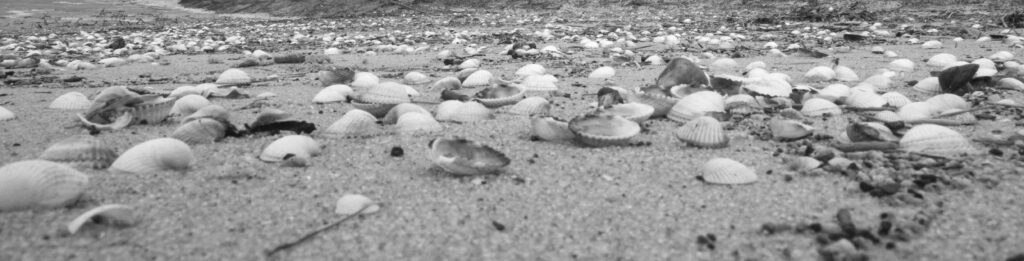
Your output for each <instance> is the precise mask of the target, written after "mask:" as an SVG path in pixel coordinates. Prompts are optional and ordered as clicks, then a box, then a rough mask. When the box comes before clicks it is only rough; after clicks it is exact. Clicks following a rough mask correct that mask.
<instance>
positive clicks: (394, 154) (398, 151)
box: [391, 146, 405, 157]
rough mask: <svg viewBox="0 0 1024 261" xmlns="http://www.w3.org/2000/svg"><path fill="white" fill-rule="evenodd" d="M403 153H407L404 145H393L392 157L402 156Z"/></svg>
mask: <svg viewBox="0 0 1024 261" xmlns="http://www.w3.org/2000/svg"><path fill="white" fill-rule="evenodd" d="M403 155H405V150H403V149H402V147H399V146H394V147H391V156H392V157H401V156H403Z"/></svg>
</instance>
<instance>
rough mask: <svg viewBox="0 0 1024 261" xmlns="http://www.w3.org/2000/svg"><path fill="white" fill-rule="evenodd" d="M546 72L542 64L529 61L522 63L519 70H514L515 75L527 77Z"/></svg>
mask: <svg viewBox="0 0 1024 261" xmlns="http://www.w3.org/2000/svg"><path fill="white" fill-rule="evenodd" d="M546 72H547V70H546V69H544V66H543V65H540V64H536V63H531V64H527V65H523V67H519V70H516V75H517V76H521V77H527V76H530V75H544V74H545V73H546Z"/></svg>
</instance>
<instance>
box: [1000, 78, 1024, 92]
mask: <svg viewBox="0 0 1024 261" xmlns="http://www.w3.org/2000/svg"><path fill="white" fill-rule="evenodd" d="M996 86H997V87H999V88H1003V89H1010V90H1018V91H1024V82H1021V81H1020V80H1017V79H1014V78H1002V79H999V81H997V82H996Z"/></svg>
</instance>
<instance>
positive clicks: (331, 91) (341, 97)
mask: <svg viewBox="0 0 1024 261" xmlns="http://www.w3.org/2000/svg"><path fill="white" fill-rule="evenodd" d="M354 92H355V91H353V90H352V87H349V86H348V85H344V84H335V85H331V86H327V87H324V88H323V89H322V90H320V92H318V93H316V96H313V103H332V102H343V101H346V100H348V97H349V96H351V95H352V94H353V93H354Z"/></svg>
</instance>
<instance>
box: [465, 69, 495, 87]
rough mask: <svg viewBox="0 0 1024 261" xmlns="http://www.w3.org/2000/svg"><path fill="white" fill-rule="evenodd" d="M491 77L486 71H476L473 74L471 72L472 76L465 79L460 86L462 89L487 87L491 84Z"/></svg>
mask: <svg viewBox="0 0 1024 261" xmlns="http://www.w3.org/2000/svg"><path fill="white" fill-rule="evenodd" d="M492 77H493V76H492V75H491V72H490V71H487V70H476V71H475V72H473V74H470V75H469V76H467V77H466V79H465V80H463V81H462V86H464V87H478V86H488V85H490V84H491V78H492Z"/></svg>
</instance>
